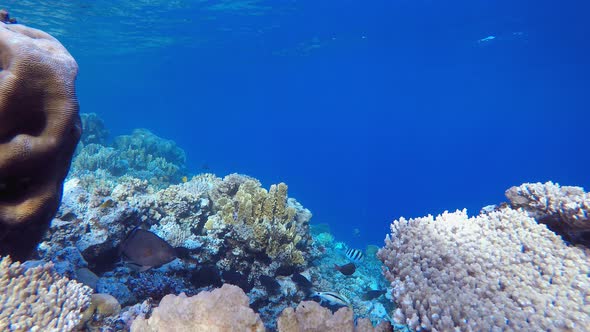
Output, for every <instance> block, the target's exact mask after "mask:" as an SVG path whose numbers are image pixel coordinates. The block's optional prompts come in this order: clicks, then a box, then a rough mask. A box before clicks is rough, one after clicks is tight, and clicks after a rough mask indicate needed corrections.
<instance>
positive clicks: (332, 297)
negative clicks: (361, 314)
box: [313, 292, 351, 307]
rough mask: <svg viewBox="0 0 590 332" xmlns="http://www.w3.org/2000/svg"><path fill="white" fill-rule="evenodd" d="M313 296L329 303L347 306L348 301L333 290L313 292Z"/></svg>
mask: <svg viewBox="0 0 590 332" xmlns="http://www.w3.org/2000/svg"><path fill="white" fill-rule="evenodd" d="M313 297H318V298H319V299H320V303H321V302H326V303H327V304H329V305H334V306H343V307H349V306H350V305H351V304H350V301H349V300H348V299H347V298H346V297H344V296H343V295H341V294H338V293H335V292H314V293H313Z"/></svg>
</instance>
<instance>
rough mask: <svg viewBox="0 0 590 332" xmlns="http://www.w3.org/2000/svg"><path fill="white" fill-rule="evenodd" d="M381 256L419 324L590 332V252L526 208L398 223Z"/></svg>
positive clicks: (407, 315)
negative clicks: (566, 239) (566, 240)
mask: <svg viewBox="0 0 590 332" xmlns="http://www.w3.org/2000/svg"><path fill="white" fill-rule="evenodd" d="M385 242H386V245H385V247H384V248H382V249H381V250H379V253H378V256H379V258H380V259H381V260H382V261H383V263H384V264H385V266H386V267H387V269H386V270H385V276H386V277H387V278H388V279H389V280H390V281H391V286H392V287H393V294H392V295H393V298H394V299H395V301H396V302H397V304H398V306H399V308H398V309H397V310H396V312H395V313H394V319H395V320H396V321H397V322H399V323H406V324H408V325H409V326H410V327H411V328H413V329H416V330H438V331H449V330H453V329H460V330H465V331H501V330H512V331H514V330H516V331H557V330H572V331H588V330H590V301H589V299H590V277H589V276H590V260H589V256H590V251H588V250H586V251H584V249H581V248H578V247H571V246H567V245H566V244H565V243H564V242H563V241H562V240H561V238H560V237H559V236H557V235H556V234H555V233H553V232H552V231H550V230H549V229H547V227H546V226H545V225H543V224H539V223H537V222H536V221H535V220H534V219H533V218H531V217H529V216H528V215H527V214H526V213H525V212H524V211H522V210H513V209H511V208H504V209H501V210H499V211H493V212H490V213H489V214H481V215H478V216H477V217H471V218H468V217H467V214H466V212H465V211H462V212H460V211H457V212H455V213H447V212H445V213H443V214H442V215H439V216H437V217H436V218H433V217H432V216H428V217H424V218H416V219H410V220H407V219H404V218H401V219H399V220H396V221H394V222H393V223H392V224H391V236H388V237H387V238H386V241H385Z"/></svg>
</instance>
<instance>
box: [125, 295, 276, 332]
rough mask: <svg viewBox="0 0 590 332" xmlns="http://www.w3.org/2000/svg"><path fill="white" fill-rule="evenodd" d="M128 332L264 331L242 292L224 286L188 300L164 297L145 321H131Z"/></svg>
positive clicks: (179, 296)
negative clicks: (129, 331)
mask: <svg viewBox="0 0 590 332" xmlns="http://www.w3.org/2000/svg"><path fill="white" fill-rule="evenodd" d="M131 331H136V332H150V331H151V332H164V331H194V332H201V331H202V332H226V331H227V332H230V331H252V332H257V331H258V332H260V331H265V328H264V324H262V321H261V320H260V317H259V316H258V314H257V313H255V312H254V310H252V309H251V308H250V307H249V301H248V296H246V294H244V291H242V289H241V288H239V287H237V286H233V285H228V284H225V285H223V286H222V287H221V288H218V289H215V290H213V291H211V292H200V293H199V294H197V295H195V296H190V297H187V296H186V295H185V294H184V293H182V294H180V295H178V296H176V295H166V296H165V297H164V298H163V299H162V301H160V305H159V306H158V307H157V308H156V309H154V311H153V312H152V315H151V317H150V318H149V319H145V318H142V317H138V318H137V319H135V320H134V321H133V324H132V325H131Z"/></svg>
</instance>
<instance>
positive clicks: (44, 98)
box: [0, 23, 81, 260]
mask: <svg viewBox="0 0 590 332" xmlns="http://www.w3.org/2000/svg"><path fill="white" fill-rule="evenodd" d="M77 72H78V65H77V64H76V61H75V60H74V58H73V57H72V56H71V55H70V54H69V53H68V51H67V50H66V49H65V48H64V47H63V46H62V45H61V44H60V43H59V42H58V41H57V40H56V39H55V38H53V37H51V36H50V35H48V34H46V33H45V32H42V31H40V30H36V29H32V28H28V27H25V26H23V25H18V24H13V25H7V24H4V23H0V255H7V254H10V255H12V256H13V257H14V258H15V259H18V260H24V259H26V258H27V257H28V256H29V255H30V253H31V252H32V251H33V250H34V248H35V246H36V245H37V244H38V242H39V241H40V239H41V237H42V236H43V233H44V232H45V231H46V229H47V228H48V226H49V222H50V221H51V218H53V215H54V214H55V212H56V210H57V208H58V205H59V203H60V200H61V194H62V189H63V180H64V178H65V176H66V175H67V172H68V170H69V167H70V162H71V158H72V154H73V152H74V149H75V147H76V144H77V143H78V140H79V139H80V134H81V126H80V117H79V114H78V101H77V100H76V94H75V87H74V81H75V78H76V75H77Z"/></svg>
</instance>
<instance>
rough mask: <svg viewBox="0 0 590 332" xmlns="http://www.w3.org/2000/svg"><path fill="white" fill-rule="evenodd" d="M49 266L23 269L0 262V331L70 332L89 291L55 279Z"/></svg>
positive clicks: (64, 279)
mask: <svg viewBox="0 0 590 332" xmlns="http://www.w3.org/2000/svg"><path fill="white" fill-rule="evenodd" d="M52 268H53V266H52V264H51V263H48V264H45V265H42V266H38V267H33V268H30V269H25V268H24V267H23V266H22V265H21V264H20V263H18V262H15V263H12V261H11V259H10V258H9V257H4V258H2V260H1V261H0V290H1V291H0V331H55V332H57V331H60V332H61V331H72V330H73V329H74V327H75V326H76V325H77V324H78V322H79V321H80V318H81V317H82V314H81V312H82V311H83V310H85V309H86V308H87V307H88V305H89V304H90V296H91V293H92V290H91V289H90V288H88V287H87V286H84V285H82V284H80V283H77V282H75V281H73V280H69V279H67V278H63V277H60V276H58V275H57V274H55V273H54V272H53V271H52Z"/></svg>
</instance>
